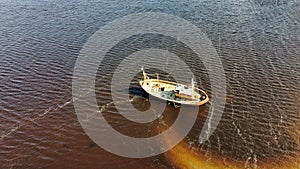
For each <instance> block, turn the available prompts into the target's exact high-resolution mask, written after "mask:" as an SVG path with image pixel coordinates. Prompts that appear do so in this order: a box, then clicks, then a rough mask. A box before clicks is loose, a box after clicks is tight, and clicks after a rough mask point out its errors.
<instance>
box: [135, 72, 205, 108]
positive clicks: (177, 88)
mask: <svg viewBox="0 0 300 169" xmlns="http://www.w3.org/2000/svg"><path fill="white" fill-rule="evenodd" d="M142 72H143V78H142V80H140V82H139V83H140V85H141V87H142V88H143V89H144V91H145V92H147V93H148V94H150V95H152V96H154V97H156V98H159V99H162V100H166V101H167V102H168V103H173V104H174V106H175V107H176V108H177V107H180V105H191V106H200V105H203V104H205V103H207V102H208V101H209V98H208V95H207V94H206V92H205V91H203V90H201V89H199V88H196V87H195V83H194V80H193V79H192V82H191V84H190V85H184V84H180V83H176V82H172V81H167V80H161V79H159V77H158V74H157V78H156V79H150V78H149V77H148V75H147V74H146V72H145V71H144V69H143V68H142Z"/></svg>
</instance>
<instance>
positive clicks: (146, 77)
mask: <svg viewBox="0 0 300 169" xmlns="http://www.w3.org/2000/svg"><path fill="white" fill-rule="evenodd" d="M141 70H142V71H143V80H146V79H149V77H148V76H147V74H146V73H145V71H144V67H143V66H142V68H141Z"/></svg>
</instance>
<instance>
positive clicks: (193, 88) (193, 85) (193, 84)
mask: <svg viewBox="0 0 300 169" xmlns="http://www.w3.org/2000/svg"><path fill="white" fill-rule="evenodd" d="M194 90H195V83H194V78H192V98H194V96H195V95H194Z"/></svg>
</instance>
